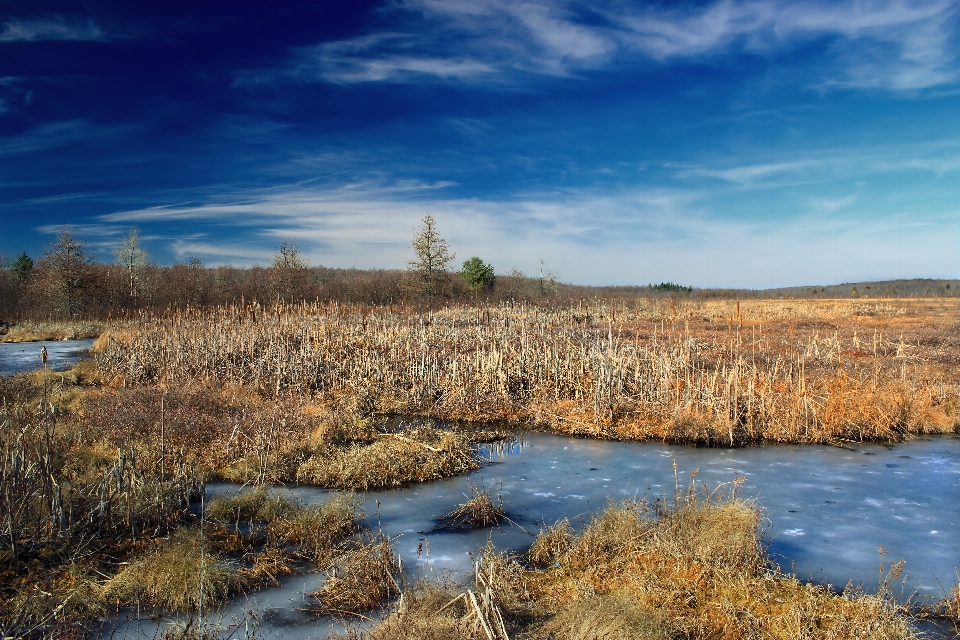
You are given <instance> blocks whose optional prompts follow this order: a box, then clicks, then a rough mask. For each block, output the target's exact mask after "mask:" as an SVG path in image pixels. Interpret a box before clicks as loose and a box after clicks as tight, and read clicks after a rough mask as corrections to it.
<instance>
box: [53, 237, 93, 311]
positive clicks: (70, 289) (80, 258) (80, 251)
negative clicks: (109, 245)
mask: <svg viewBox="0 0 960 640" xmlns="http://www.w3.org/2000/svg"><path fill="white" fill-rule="evenodd" d="M43 261H44V263H45V266H47V267H48V274H49V280H48V286H49V293H50V295H51V297H52V298H53V300H54V302H55V304H56V307H57V310H58V311H59V312H60V313H61V314H63V315H66V316H67V317H73V316H74V315H76V314H77V313H78V312H79V311H80V306H81V304H82V302H83V291H84V289H85V288H86V287H87V285H88V284H89V281H90V278H91V271H92V266H91V265H92V262H93V261H92V258H91V257H90V256H88V255H87V253H86V246H85V244H84V242H83V241H82V240H80V239H79V238H77V237H76V236H74V235H73V233H71V230H70V228H69V227H66V228H64V229H61V230H60V231H59V232H58V233H57V236H56V238H55V239H54V240H53V242H51V243H50V246H49V247H47V250H46V251H45V252H44V254H43Z"/></svg>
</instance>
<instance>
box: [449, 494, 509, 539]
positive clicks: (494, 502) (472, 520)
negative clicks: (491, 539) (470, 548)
mask: <svg viewBox="0 0 960 640" xmlns="http://www.w3.org/2000/svg"><path fill="white" fill-rule="evenodd" d="M464 497H465V498H467V501H466V502H464V503H463V504H461V505H458V506H457V508H456V509H454V510H453V511H451V512H450V513H448V514H446V515H444V516H443V517H441V518H440V529H444V530H450V531H457V530H463V529H482V528H483V527H493V526H496V525H498V524H500V521H501V520H503V519H504V518H506V517H507V515H506V513H505V512H504V510H503V496H502V495H501V494H500V493H499V492H498V493H497V495H496V496H494V495H493V489H492V488H491V489H484V488H483V486H482V485H476V484H471V485H470V495H469V496H468V495H467V494H464Z"/></svg>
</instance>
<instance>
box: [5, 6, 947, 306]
mask: <svg viewBox="0 0 960 640" xmlns="http://www.w3.org/2000/svg"><path fill="white" fill-rule="evenodd" d="M426 211H430V212H433V213H434V214H435V215H436V217H437V220H438V223H439V227H440V230H441V232H442V233H443V234H444V236H445V237H447V239H448V240H449V241H450V244H451V245H452V248H453V249H454V250H455V251H456V252H457V255H458V258H459V260H458V262H459V261H460V260H464V259H466V258H468V257H469V256H472V255H479V256H481V257H482V258H484V259H485V260H486V261H488V262H491V263H493V265H494V266H495V267H496V269H497V271H498V272H499V273H506V272H508V271H509V270H510V269H511V268H518V269H521V270H523V271H525V272H527V273H535V272H537V271H538V269H539V266H540V261H541V260H543V261H544V263H545V264H546V267H547V268H548V269H550V270H552V271H554V272H556V273H557V274H558V275H559V277H560V279H561V280H564V281H567V282H575V283H584V284H646V283H648V282H660V281H666V280H670V281H675V282H681V283H683V284H689V285H694V286H704V287H706V286H744V287H771V286H786V285H799V284H828V283H836V282H844V281H856V280H864V279H885V278H898V277H953V278H956V277H960V215H958V214H960V5H958V4H957V3H956V2H951V1H947V0H918V1H900V2H897V1H891V2H869V1H863V0H861V1H850V2H842V1H841V2H818V1H816V0H813V1H806V2H791V1H785V0H783V1H778V0H771V1H751V2H734V1H719V2H705V3H699V2H698V3H666V2H658V3H640V2H616V1H615V2H610V3H582V4H578V3H569V2H530V3H526V2H520V1H513V2H500V1H494V0H490V1H483V0H474V1H472V2H455V1H453V0H411V1H409V2H402V1H400V2H378V3H361V2H349V3H347V2H337V3H322V2H321V3H316V2H310V3H292V2H290V3H266V2H206V3H185V2H184V3H180V2H117V3H109V2H71V3H63V4H50V3H44V2H9V1H6V2H3V1H0V223H2V227H0V252H2V253H3V254H4V255H6V256H13V255H16V254H19V252H20V251H24V250H25V251H27V252H28V253H30V254H31V255H34V256H37V255H39V254H41V253H42V250H43V246H44V245H45V244H46V243H47V241H48V240H49V238H50V236H51V234H52V233H53V232H55V231H56V229H57V228H59V227H60V226H62V225H65V224H69V225H72V226H73V228H74V231H75V232H76V233H77V234H78V235H79V236H81V237H82V238H84V239H85V240H87V242H88V243H89V245H90V247H91V248H92V249H93V250H94V251H96V252H97V253H98V255H99V257H100V258H101V259H110V256H111V253H112V249H113V247H115V246H116V244H117V242H118V240H119V239H120V238H121V237H122V236H123V235H124V234H125V233H126V232H127V231H128V230H129V229H130V227H131V226H133V225H135V226H137V227H139V229H140V230H141V234H142V236H143V238H144V239H145V243H146V246H147V248H148V249H149V251H150V253H151V256H152V257H153V258H154V259H155V260H157V261H160V262H172V261H174V260H178V259H186V258H188V257H191V256H196V257H200V258H201V259H202V260H203V261H204V262H205V263H207V264H208V265H217V264H233V265H237V266H244V265H250V264H254V263H261V264H266V263H269V262H270V260H271V256H272V254H273V252H274V250H275V248H276V246H277V245H278V244H279V243H280V241H281V240H283V239H287V238H289V239H293V240H295V241H296V242H297V243H298V244H299V245H300V247H301V248H302V250H303V252H304V253H305V254H306V255H307V256H308V257H309V259H310V261H311V263H312V264H322V265H326V266H336V267H360V268H370V267H376V268H399V267H402V266H403V265H404V263H405V261H406V260H407V259H408V258H409V257H410V249H409V239H410V237H411V235H412V233H413V228H414V226H416V225H417V224H418V222H419V219H420V217H421V215H422V214H423V213H424V212H426Z"/></svg>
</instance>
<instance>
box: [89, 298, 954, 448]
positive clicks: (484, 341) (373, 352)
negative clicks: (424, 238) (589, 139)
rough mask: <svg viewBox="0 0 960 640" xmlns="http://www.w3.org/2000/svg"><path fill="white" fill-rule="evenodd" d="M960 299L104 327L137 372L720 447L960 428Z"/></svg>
mask: <svg viewBox="0 0 960 640" xmlns="http://www.w3.org/2000/svg"><path fill="white" fill-rule="evenodd" d="M958 310H960V301H958V300H955V299H924V300H896V301H864V300H827V301H825V300H802V301H789V302H786V301H761V300H752V301H748V302H743V303H737V302H733V301H701V302H684V303H680V304H677V303H676V302H673V301H669V300H642V301H638V302H637V303H636V304H634V305H631V306H627V305H625V304H623V303H611V304H607V303H603V302H594V303H591V304H589V305H581V306H574V307H569V308H540V307H525V306H511V305H503V306H496V307H480V308H477V307H453V308H446V309H441V310H437V311H430V312H422V313H412V312H409V311H406V310H396V309H392V308H373V309H371V308H368V307H345V306H342V305H336V304H334V305H310V304H303V305H295V306H284V305H280V306H276V307H270V308H264V307H258V306H256V305H254V306H249V305H248V306H242V307H241V306H232V307H222V308H217V309H212V310H205V311H203V312H199V311H197V312H192V311H191V312H177V313H175V314H172V315H169V316H167V317H162V318H147V317H144V318H143V319H142V320H141V321H140V323H139V325H138V326H136V327H131V328H128V329H125V330H123V331H119V332H117V333H109V334H107V335H106V336H105V337H104V338H102V340H101V349H100V351H99V353H98V356H97V358H98V362H99V365H100V367H101V369H102V371H103V372H104V374H105V375H106V376H107V377H110V378H113V379H116V380H118V381H120V382H121V383H125V384H150V383H168V384H182V383H183V381H185V380H193V381H199V382H203V381H208V380H217V381H222V382H227V383H230V384H234V385H241V386H244V387H252V388H253V389H255V390H256V391H257V393H259V394H261V395H265V396H267V397H276V398H288V399H289V398H298V399H303V400H304V401H308V402H311V403H319V404H320V405H330V406H332V405H337V406H349V407H351V408H352V409H353V410H354V411H355V412H356V413H357V414H359V415H371V414H374V413H390V414H396V413H399V414H404V415H408V416H413V415H417V416H432V417H439V418H449V419H467V420H473V421H506V422H510V423H514V424H517V423H520V424H527V425H535V426H538V427H542V428H549V429H553V430H556V431H559V432H562V433H570V434H579V435H590V436H597V437H605V438H623V439H658V440H665V441H671V442H693V443H698V444H705V445H724V446H729V445H731V444H734V445H737V444H748V443H752V442H758V441H761V440H765V441H775V442H810V443H824V442H835V441H837V440H843V439H851V440H897V439H901V438H903V437H905V436H906V435H907V434H910V433H923V432H953V431H955V430H956V429H957V428H958V424H960V423H958V416H960V400H958V391H960V374H958V373H957V370H958V369H957V367H956V365H957V364H958V363H960V326H958V325H957V324H956V320H955V318H956V317H957V312H958Z"/></svg>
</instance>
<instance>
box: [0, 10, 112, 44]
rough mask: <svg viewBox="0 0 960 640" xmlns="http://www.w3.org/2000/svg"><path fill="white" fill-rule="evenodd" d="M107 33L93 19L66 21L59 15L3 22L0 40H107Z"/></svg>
mask: <svg viewBox="0 0 960 640" xmlns="http://www.w3.org/2000/svg"><path fill="white" fill-rule="evenodd" d="M107 39H108V36H107V34H106V33H105V32H104V31H103V29H101V28H100V27H99V26H98V25H97V24H96V23H95V22H94V21H93V20H86V21H79V20H74V21H68V20H66V19H64V18H62V17H60V16H56V17H53V18H48V19H43V20H18V19H16V18H14V19H11V20H7V21H6V22H4V23H3V30H2V31H0V42H34V41H37V40H107Z"/></svg>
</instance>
